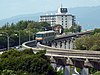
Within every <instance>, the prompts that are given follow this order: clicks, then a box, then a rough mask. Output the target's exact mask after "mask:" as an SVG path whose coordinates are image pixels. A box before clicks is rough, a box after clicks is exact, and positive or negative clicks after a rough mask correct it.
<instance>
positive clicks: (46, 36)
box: [35, 31, 56, 44]
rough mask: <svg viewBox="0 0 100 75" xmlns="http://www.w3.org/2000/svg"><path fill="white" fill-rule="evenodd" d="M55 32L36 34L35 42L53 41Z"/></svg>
mask: <svg viewBox="0 0 100 75" xmlns="http://www.w3.org/2000/svg"><path fill="white" fill-rule="evenodd" d="M55 35H56V34H55V31H42V32H37V33H36V38H35V39H36V40H37V42H40V43H43V44H45V43H48V42H51V41H52V40H54V39H55Z"/></svg>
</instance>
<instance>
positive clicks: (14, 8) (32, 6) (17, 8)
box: [0, 0, 100, 20]
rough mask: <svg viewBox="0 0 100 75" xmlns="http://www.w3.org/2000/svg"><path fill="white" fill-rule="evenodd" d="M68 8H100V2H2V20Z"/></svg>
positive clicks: (22, 0)
mask: <svg viewBox="0 0 100 75" xmlns="http://www.w3.org/2000/svg"><path fill="white" fill-rule="evenodd" d="M61 4H62V5H63V7H67V8H74V7H86V6H99V5H100V0H0V20H1V19H5V18H9V17H12V16H16V15H23V14H34V13H39V12H47V11H54V10H57V8H58V7H60V5H61Z"/></svg>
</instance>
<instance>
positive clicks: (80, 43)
mask: <svg viewBox="0 0 100 75" xmlns="http://www.w3.org/2000/svg"><path fill="white" fill-rule="evenodd" d="M75 46H76V49H80V50H96V51H100V33H95V34H94V35H90V36H83V37H81V38H78V39H76V40H75Z"/></svg>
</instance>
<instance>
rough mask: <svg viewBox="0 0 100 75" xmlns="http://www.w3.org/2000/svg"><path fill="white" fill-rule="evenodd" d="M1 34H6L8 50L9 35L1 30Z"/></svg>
mask: <svg viewBox="0 0 100 75" xmlns="http://www.w3.org/2000/svg"><path fill="white" fill-rule="evenodd" d="M2 34H6V36H7V50H9V39H10V37H9V35H8V33H6V32H1V34H0V35H2Z"/></svg>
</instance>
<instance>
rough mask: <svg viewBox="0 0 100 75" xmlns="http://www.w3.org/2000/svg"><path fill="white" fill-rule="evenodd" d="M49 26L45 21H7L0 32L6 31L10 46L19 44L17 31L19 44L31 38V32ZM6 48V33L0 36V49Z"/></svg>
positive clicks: (33, 32)
mask: <svg viewBox="0 0 100 75" xmlns="http://www.w3.org/2000/svg"><path fill="white" fill-rule="evenodd" d="M48 26H50V24H48V23H47V22H34V21H23V20H22V21H19V22H18V23H16V24H14V23H11V24H9V23H7V24H5V25H4V26H2V27H1V28H0V34H1V33H2V32H4V33H8V35H9V37H10V47H12V46H17V45H18V44H19V32H20V40H21V44H22V43H23V42H26V41H28V40H29V34H30V40H33V39H34V38H33V34H35V33H36V32H38V31H43V28H45V27H48ZM1 48H7V35H6V34H3V36H0V49H1Z"/></svg>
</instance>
